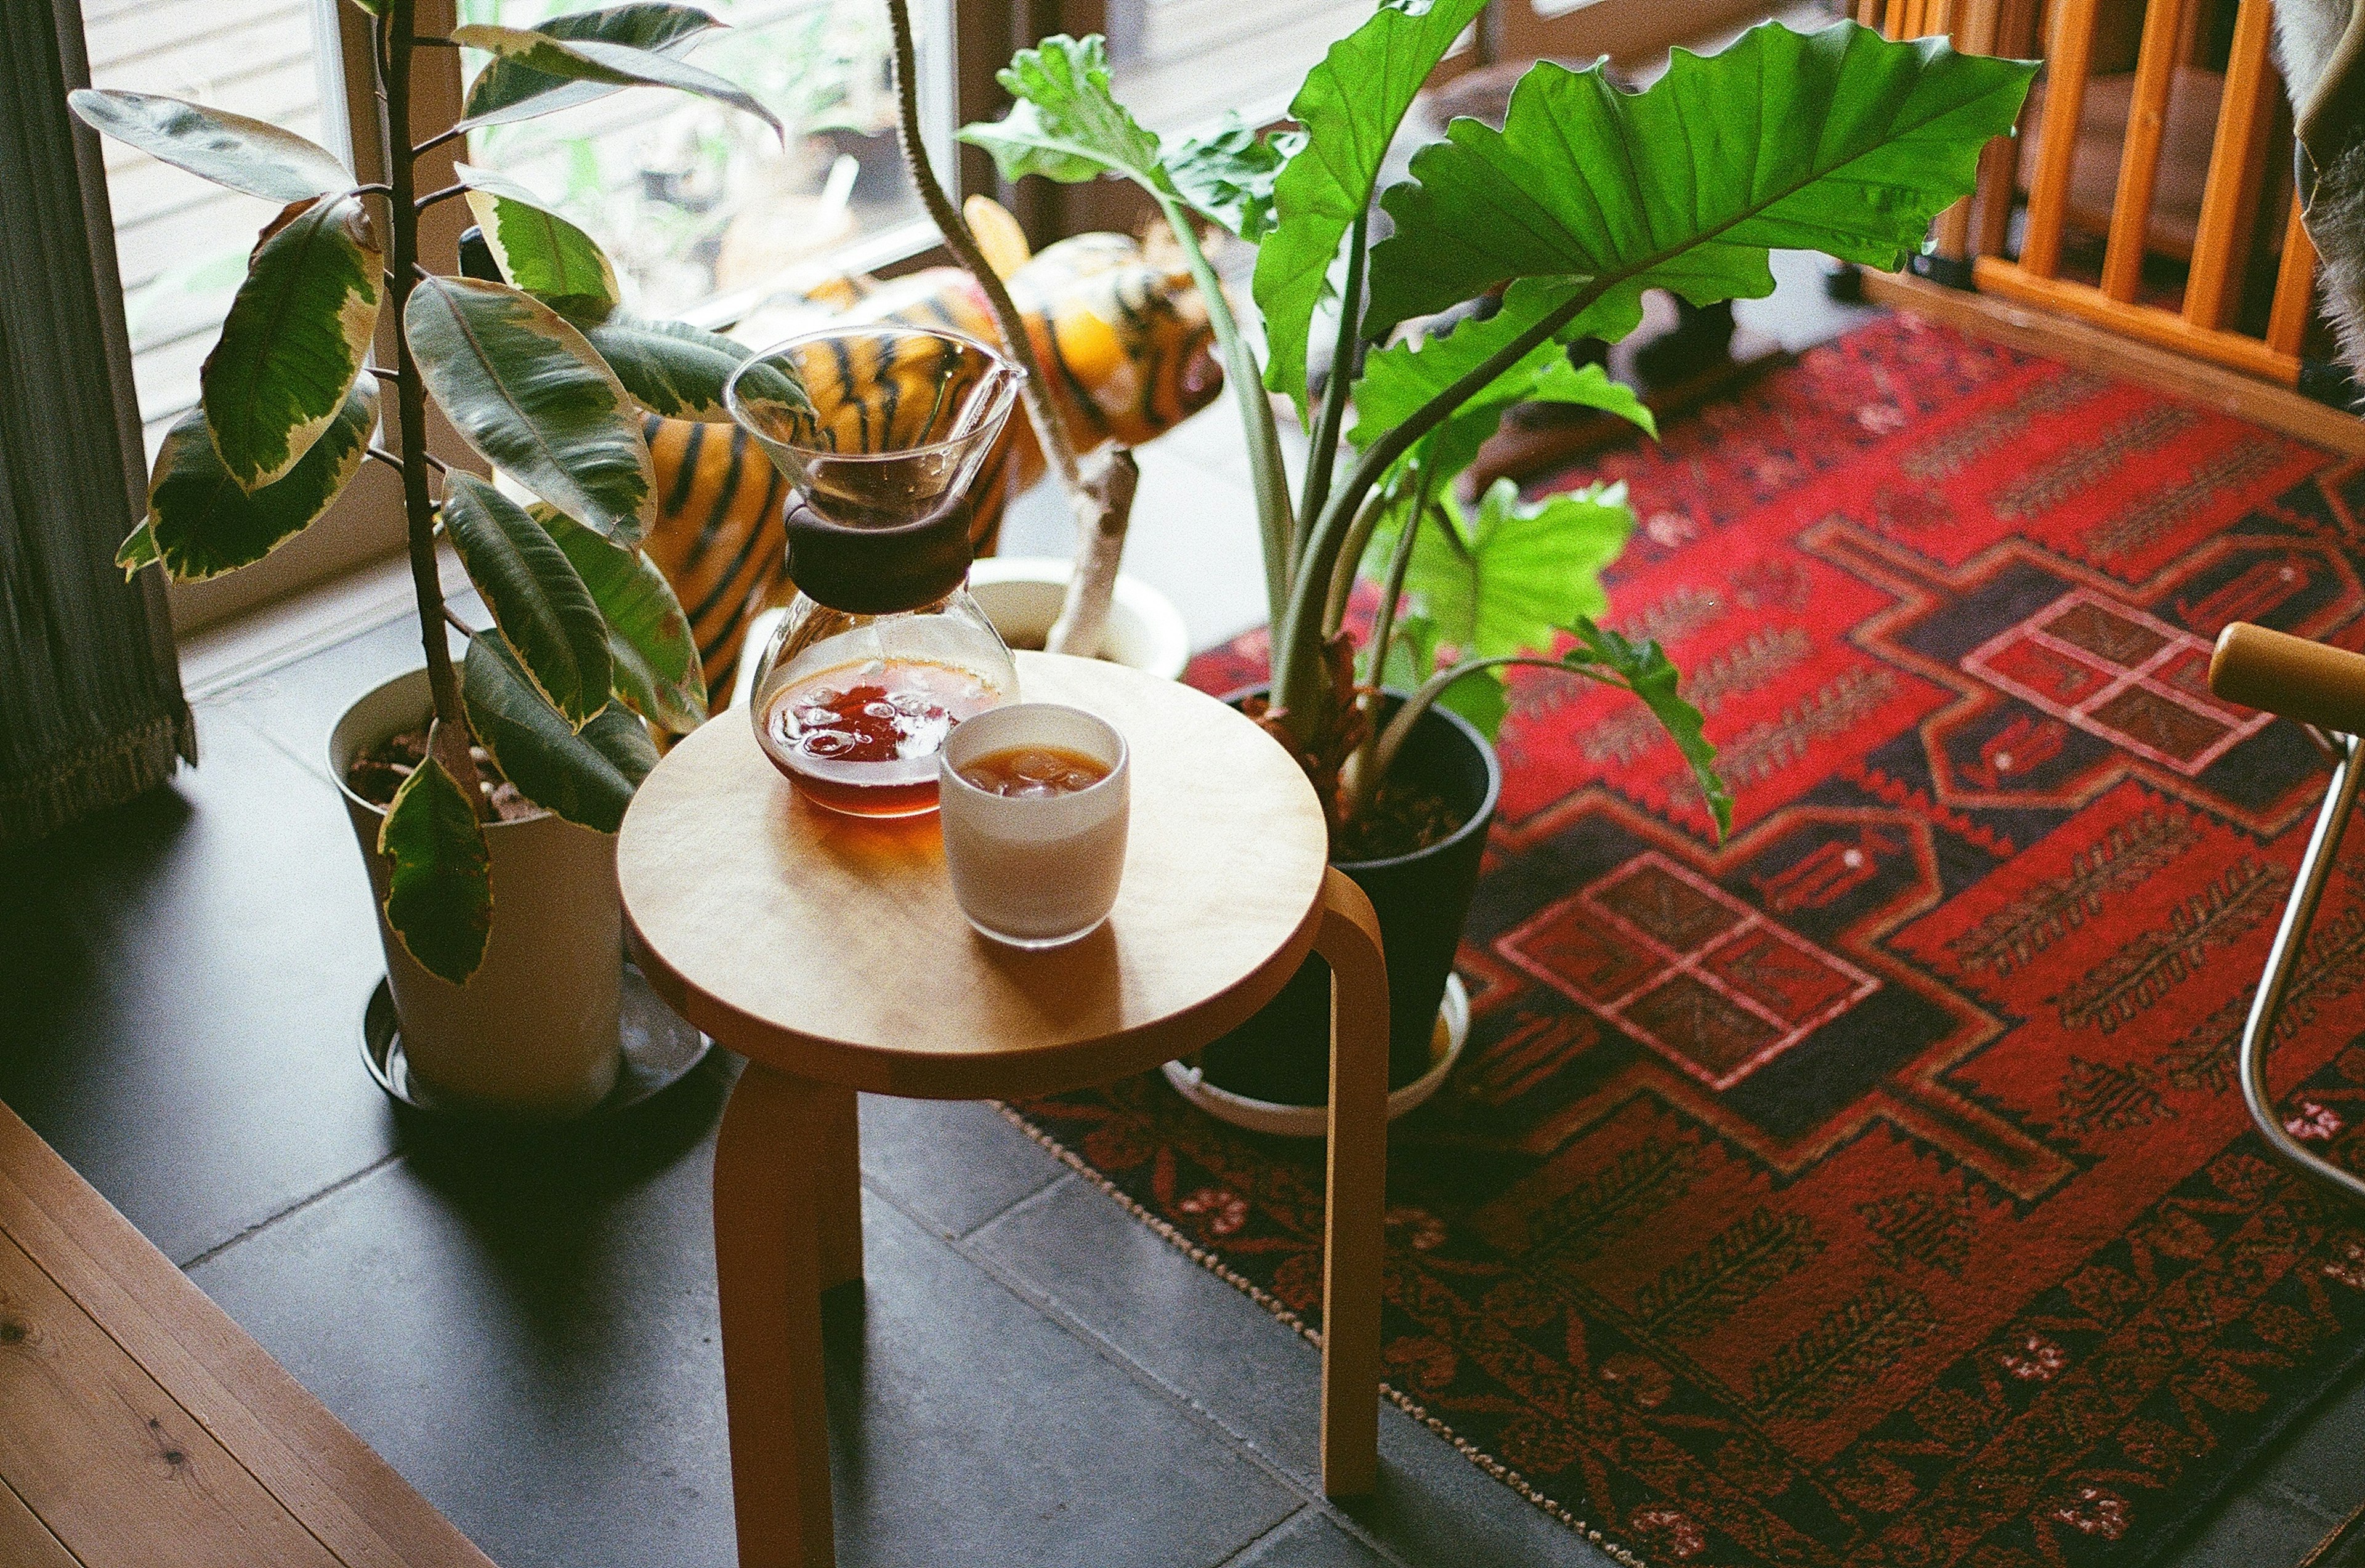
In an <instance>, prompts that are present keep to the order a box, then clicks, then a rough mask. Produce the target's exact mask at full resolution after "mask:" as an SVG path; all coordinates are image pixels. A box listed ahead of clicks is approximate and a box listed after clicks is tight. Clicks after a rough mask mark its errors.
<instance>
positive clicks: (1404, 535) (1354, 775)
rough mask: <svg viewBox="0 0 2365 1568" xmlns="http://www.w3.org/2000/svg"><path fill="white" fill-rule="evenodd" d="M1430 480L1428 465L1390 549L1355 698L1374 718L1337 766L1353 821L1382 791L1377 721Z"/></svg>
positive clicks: (1345, 565)
mask: <svg viewBox="0 0 2365 1568" xmlns="http://www.w3.org/2000/svg"><path fill="white" fill-rule="evenodd" d="M1431 479H1432V475H1431V473H1430V471H1429V468H1428V467H1427V466H1425V465H1424V466H1423V468H1422V469H1421V476H1420V489H1419V492H1418V494H1417V495H1416V496H1415V497H1414V498H1413V508H1412V515H1411V516H1410V517H1408V518H1407V519H1406V520H1405V525H1404V527H1403V528H1402V529H1401V530H1400V531H1398V532H1397V534H1396V547H1395V549H1394V550H1392V551H1390V552H1389V553H1388V569H1387V575H1386V576H1385V577H1384V578H1383V579H1382V580H1381V583H1380V610H1379V614H1378V615H1377V616H1376V617H1374V618H1373V622H1372V644H1371V645H1372V670H1371V677H1370V679H1369V682H1368V685H1369V689H1368V690H1365V691H1360V692H1357V693H1356V694H1355V700H1356V701H1358V702H1361V703H1363V704H1365V705H1366V706H1365V710H1364V716H1365V717H1366V718H1367V719H1369V720H1371V721H1372V722H1369V723H1367V724H1366V725H1365V726H1364V729H1363V739H1362V744H1361V745H1358V746H1356V748H1355V755H1354V756H1352V757H1351V758H1349V759H1348V762H1347V766H1346V767H1343V768H1341V769H1340V770H1339V787H1340V790H1341V791H1342V792H1343V793H1344V794H1345V796H1346V803H1345V805H1344V806H1343V808H1342V809H1341V811H1340V813H1339V814H1340V815H1341V816H1342V817H1344V818H1346V819H1347V820H1349V821H1352V820H1353V819H1354V818H1355V817H1356V816H1357V815H1358V814H1359V813H1361V812H1362V810H1363V809H1364V808H1365V807H1366V806H1368V805H1370V804H1371V801H1372V797H1373V795H1375V794H1377V793H1379V789H1380V779H1381V778H1383V777H1384V775H1385V772H1386V769H1384V767H1381V766H1380V759H1379V744H1380V734H1379V724H1378V722H1377V721H1378V717H1379V711H1380V692H1381V689H1382V688H1383V686H1384V683H1385V677H1386V674H1387V664H1388V639H1389V638H1391V637H1393V636H1395V630H1396V601H1397V600H1398V599H1402V598H1403V597H1404V583H1405V573H1406V571H1407V569H1409V568H1410V567H1411V566H1412V550H1413V544H1414V543H1415V542H1416V541H1417V540H1418V538H1419V535H1420V525H1421V524H1422V523H1424V522H1426V521H1429V508H1430V507H1431V506H1432V505H1434V504H1435V503H1434V502H1432V501H1431V500H1430V498H1429V491H1430V484H1431ZM1440 521H1441V520H1440ZM1339 567H1340V570H1341V572H1342V573H1344V574H1346V575H1349V576H1351V575H1352V573H1353V571H1354V563H1352V562H1351V561H1349V560H1348V559H1347V558H1346V557H1345V556H1344V555H1341V556H1340V557H1339Z"/></svg>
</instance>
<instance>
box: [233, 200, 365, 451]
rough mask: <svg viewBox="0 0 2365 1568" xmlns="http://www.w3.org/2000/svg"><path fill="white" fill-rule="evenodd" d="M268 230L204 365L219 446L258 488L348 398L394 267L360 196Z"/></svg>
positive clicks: (324, 204) (283, 219) (318, 206)
mask: <svg viewBox="0 0 2365 1568" xmlns="http://www.w3.org/2000/svg"><path fill="white" fill-rule="evenodd" d="M264 233H265V238H264V239H263V242H262V243H261V244H259V245H257V246H256V247H255V250H254V255H253V257H252V259H251V260H250V261H249V262H248V263H247V271H246V281H245V282H243V283H241V284H240V285H239V287H238V293H237V294H236V296H234V297H232V298H231V300H230V314H229V315H228V316H227V317H225V318H224V319H223V320H222V330H221V338H220V340H219V342H216V343H215V344H214V347H213V352H212V353H208V354H207V356H206V361H205V364H204V365H203V366H202V367H201V368H200V369H199V370H198V372H197V387H198V398H199V401H200V403H201V404H202V406H203V407H204V409H205V414H206V427H207V430H209V431H212V433H213V443H214V451H215V452H216V453H218V454H219V455H220V457H221V464H222V467H223V468H224V470H226V471H227V472H228V473H229V474H230V477H231V478H233V479H236V480H237V481H238V482H239V484H240V485H241V487H244V488H245V489H246V490H248V491H249V492H250V493H251V492H252V491H255V490H259V489H262V488H263V487H264V486H266V485H270V484H273V483H275V482H276V481H277V480H278V479H279V478H280V477H281V476H283V475H285V474H286V473H287V471H288V470H290V469H291V468H293V467H295V466H296V464H297V460H299V459H300V458H302V457H303V455H304V454H305V453H306V452H307V451H308V450H310V448H311V445H312V443H313V442H316V441H318V440H319V438H320V436H321V434H322V433H323V432H324V431H327V430H328V428H329V424H330V421H331V420H334V419H335V418H336V417H337V412H338V410H339V409H342V408H343V407H344V405H345V394H346V393H347V392H348V391H350V390H351V389H352V387H353V380H354V378H355V377H356V376H358V375H361V370H362V364H363V363H364V361H365V360H366V359H367V357H368V354H369V346H370V337H371V335H372V334H373V333H374V332H375V330H377V311H378V300H379V298H380V296H381V292H382V290H381V287H380V284H379V278H380V276H381V275H382V274H384V272H385V270H386V256H385V254H384V252H381V251H380V250H379V249H378V244H377V240H376V236H375V232H374V230H373V229H372V227H371V224H370V220H369V215H368V214H367V213H365V212H364V211H363V210H362V205H361V203H360V202H359V201H358V200H356V199H354V198H353V197H351V196H347V197H342V198H338V199H334V200H323V201H316V202H314V203H313V204H312V205H311V206H309V207H304V208H302V209H301V210H299V211H297V213H296V214H295V216H294V217H293V218H289V217H288V216H287V215H286V214H285V213H283V214H281V215H280V218H278V219H277V220H275V224H274V226H273V228H272V229H269V230H265V231H264Z"/></svg>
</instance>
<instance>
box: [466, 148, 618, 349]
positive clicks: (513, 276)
mask: <svg viewBox="0 0 2365 1568" xmlns="http://www.w3.org/2000/svg"><path fill="white" fill-rule="evenodd" d="M459 176H460V179H461V181H462V182H463V183H464V184H465V185H467V186H468V210H469V211H471V212H473V213H475V214H476V224H477V227H478V228H479V229H480V230H483V232H484V236H485V245H486V247H487V248H488V250H490V251H491V252H492V253H493V262H494V264H495V265H497V266H499V268H500V269H501V276H503V277H505V278H507V279H508V280H509V281H510V283H511V284H513V285H515V286H517V287H519V288H521V289H524V290H525V291H526V292H527V293H528V294H531V295H532V296H534V297H536V298H538V299H541V300H543V301H544V302H545V303H547V304H549V305H551V306H553V307H555V308H561V309H564V310H566V312H567V313H568V314H569V315H588V316H593V317H598V316H601V315H604V314H606V313H607V312H608V311H610V310H612V309H613V308H615V306H616V302H617V301H618V300H619V299H621V298H622V291H621V290H620V289H619V288H618V287H617V285H616V269H615V267H614V265H613V264H612V263H610V262H609V260H608V256H607V253H606V252H603V251H601V250H600V247H599V245H598V244H597V243H596V242H594V241H593V240H592V238H591V236H590V235H588V234H586V233H585V232H583V230H580V229H577V227H576V226H575V225H574V224H572V223H570V222H568V221H567V220H566V218H561V217H560V216H559V215H558V214H557V213H555V212H554V211H552V210H551V207H550V205H549V204H548V203H547V202H544V200H543V199H542V198H541V197H540V196H536V195H534V193H533V192H532V190H530V189H528V188H527V187H525V186H524V185H520V184H518V183H517V182H516V181H515V180H511V179H510V178H508V177H506V176H505V175H501V174H494V173H493V172H492V171H490V170H488V169H477V168H472V167H470V166H469V165H467V164H465V163H463V164H461V165H460V166H459Z"/></svg>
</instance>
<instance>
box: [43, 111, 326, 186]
mask: <svg viewBox="0 0 2365 1568" xmlns="http://www.w3.org/2000/svg"><path fill="white" fill-rule="evenodd" d="M66 102H67V103H69V104H71V105H72V106H73V112H74V113H75V114H77V115H79V116H80V117H81V118H82V121H83V123H84V124H85V125H87V126H89V127H91V128H92V129H94V130H100V131H104V132H106V134H107V135H109V136H112V137H114V138H115V139H116V140H118V141H126V142H129V143H130V144H131V145H132V146H134V147H137V148H138V149H140V151H142V152H145V153H148V154H149V155H150V156H151V157H156V158H161V159H163V161H164V162H167V163H170V164H172V165H173V166H174V168H176V169H186V170H187V171H188V172H189V173H190V174H195V175H196V176H198V177H199V178H200V179H207V180H211V181H212V182H213V183H214V184H216V185H228V186H229V187H230V189H231V190H234V191H244V192H245V193H246V194H247V195H249V196H261V197H263V199H264V200H265V201H275V202H277V203H279V204H280V205H281V206H283V207H284V206H286V204H287V203H289V202H291V201H309V200H311V199H312V198H313V197H314V196H327V195H329V194H330V193H331V192H335V191H349V190H351V189H353V185H354V180H353V174H351V173H350V172H349V171H347V169H346V168H345V166H344V165H343V164H342V163H341V162H337V158H336V155H335V154H334V153H332V152H331V151H329V150H328V149H327V148H325V147H322V146H320V145H319V143H317V142H313V141H308V140H305V139H304V138H303V137H300V136H298V135H297V134H296V133H295V132H294V131H292V130H282V129H279V128H278V127H277V126H275V125H267V124H265V123H264V122H263V121H262V120H259V119H249V118H247V117H246V116H244V115H234V114H231V113H230V111H229V110H227V109H217V108H208V107H207V106H205V105H203V104H192V103H189V102H186V101H185V100H184V99H180V98H168V97H164V96H162V95H158V94H154V93H127V92H124V91H122V90H121V89H119V88H113V87H104V88H101V87H77V88H75V89H74V90H73V92H72V93H70V94H68V95H66Z"/></svg>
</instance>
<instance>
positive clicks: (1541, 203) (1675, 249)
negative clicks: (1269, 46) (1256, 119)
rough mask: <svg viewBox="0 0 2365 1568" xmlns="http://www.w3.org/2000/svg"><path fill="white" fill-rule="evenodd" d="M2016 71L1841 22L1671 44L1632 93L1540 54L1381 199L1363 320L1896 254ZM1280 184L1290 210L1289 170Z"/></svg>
mask: <svg viewBox="0 0 2365 1568" xmlns="http://www.w3.org/2000/svg"><path fill="white" fill-rule="evenodd" d="M2034 69H2035V68H2034V66H2033V65H2030V64H2026V63H2023V62H2014V61H2008V60H1991V59H1988V58H1985V57H1982V56H1978V55H1965V54H1956V53H1955V52H1954V51H1953V50H1949V49H1947V48H1946V47H1945V45H1944V44H1943V43H1941V42H1939V41H1937V40H1935V39H1920V40H1918V41H1915V42H1911V43H1891V42H1889V41H1886V40H1884V39H1882V38H1881V37H1880V36H1879V35H1878V34H1877V33H1875V32H1873V31H1872V30H1870V29H1869V28H1861V27H1858V26H1856V25H1855V23H1853V22H1842V23H1837V24H1834V25H1833V26H1832V27H1829V28H1824V29H1822V30H1821V31H1819V32H1816V33H1811V34H1801V33H1796V32H1792V31H1790V30H1789V29H1788V28H1784V27H1782V26H1780V25H1779V24H1777V23H1772V22H1768V23H1765V24H1764V25H1762V26H1760V27H1757V28H1753V29H1751V30H1750V31H1749V32H1747V33H1745V34H1743V36H1742V37H1741V39H1738V40H1737V41H1736V42H1734V43H1733V44H1732V45H1731V46H1730V47H1728V48H1726V49H1725V50H1722V51H1721V52H1720V53H1717V54H1713V55H1709V56H1698V55H1694V54H1692V53H1690V52H1689V51H1688V50H1676V53H1675V55H1674V58H1673V61H1672V62H1671V64H1670V65H1669V67H1668V70H1667V72H1666V73H1665V74H1664V76H1662V77H1661V78H1660V79H1659V80H1658V81H1657V82H1655V83H1653V84H1652V85H1651V87H1650V88H1649V89H1648V90H1646V91H1644V92H1642V93H1639V94H1628V93H1625V92H1622V91H1620V89H1619V88H1618V87H1617V86H1615V85H1614V84H1611V83H1610V81H1609V80H1608V77H1607V76H1606V75H1605V74H1604V73H1603V70H1602V68H1601V67H1600V66H1598V65H1596V66H1593V67H1590V68H1588V69H1586V70H1584V71H1570V70H1568V69H1567V68H1565V67H1564V66H1561V65H1557V64H1554V63H1553V62H1550V61H1544V62H1539V63H1538V64H1536V65H1535V66H1533V67H1531V68H1530V70H1529V72H1528V73H1527V74H1526V75H1525V76H1524V77H1522V78H1521V79H1520V82H1519V85H1518V87H1517V88H1516V89H1514V91H1513V92H1512V94H1511V101H1510V107H1509V111H1508V117H1507V118H1506V120H1505V122H1504V128H1503V129H1501V130H1499V131H1497V130H1494V129H1490V128H1488V127H1486V126H1485V125H1482V124H1480V123H1479V122H1478V121H1476V120H1472V119H1461V120H1456V121H1455V122H1454V123H1453V124H1452V127H1451V128H1449V129H1448V131H1447V136H1446V140H1442V141H1440V142H1436V143H1433V144H1431V145H1430V146H1428V147H1425V148H1423V149H1422V150H1421V151H1419V152H1418V153H1417V154H1415V155H1414V157H1413V161H1412V174H1413V180H1412V181H1411V182H1408V183H1407V184H1405V185H1397V186H1395V188H1394V189H1392V190H1390V191H1389V192H1388V193H1387V195H1386V196H1384V198H1383V201H1382V205H1384V207H1386V208H1387V211H1388V213H1389V215H1390V217H1392V218H1394V219H1395V234H1394V235H1393V236H1391V237H1390V238H1389V239H1387V240H1385V241H1382V242H1381V243H1380V244H1379V245H1377V246H1375V247H1374V248H1373V252H1372V294H1371V309H1370V311H1369V313H1368V314H1367V316H1366V317H1365V320H1364V330H1365V333H1366V335H1367V336H1369V337H1371V338H1373V339H1374V340H1376V339H1379V338H1381V337H1383V336H1384V334H1385V333H1386V332H1387V331H1388V330H1390V329H1392V328H1393V327H1394V326H1395V324H1396V323H1397V322H1399V321H1403V320H1405V319H1408V318H1411V317H1414V316H1418V315H1423V314H1426V313H1428V312H1429V311H1433V310H1438V309H1441V308H1444V307H1446V306H1449V305H1452V304H1456V303H1458V302H1460V301H1462V300H1464V299H1469V298H1472V297H1474V296H1476V295H1478V294H1481V293H1484V292H1485V291H1486V290H1487V289H1489V288H1491V287H1493V286H1496V285H1497V284H1500V283H1503V282H1505V281H1507V280H1509V279H1514V278H1544V279H1557V280H1562V281H1564V282H1566V283H1569V284H1572V285H1582V286H1587V287H1589V288H1597V289H1599V290H1601V291H1602V292H1603V294H1604V296H1605V297H1615V298H1617V299H1619V300H1620V301H1627V300H1631V299H1633V298H1635V297H1639V296H1640V294H1641V291H1642V289H1643V288H1645V287H1651V286H1657V287H1664V288H1668V289H1672V290H1674V291H1675V292H1676V293H1677V294H1679V295H1682V296H1683V297H1685V298H1687V299H1689V300H1691V301H1692V302H1693V303H1695V304H1702V305H1705V304H1709V303H1712V302H1714V301H1716V300H1721V299H1729V298H1743V297H1757V296H1761V295H1764V294H1766V293H1769V292H1771V291H1772V289H1773V286H1774V282H1773V274H1771V272H1770V271H1769V270H1768V269H1767V264H1766V252H1767V250H1768V248H1769V247H1779V248H1794V249H1803V250H1817V251H1822V252H1828V253H1829V254H1832V255H1834V256H1837V257H1840V258H1842V259H1843V260H1846V261H1854V262H1861V263H1866V264H1867V265H1872V266H1877V267H1880V268H1883V269H1893V268H1896V267H1899V266H1901V265H1902V264H1903V263H1904V261H1905V258H1906V257H1907V256H1908V255H1909V254H1911V252H1913V251H1914V250H1915V249H1917V248H1918V247H1919V246H1920V245H1921V244H1922V241H1923V239H1924V237H1925V235H1926V233H1927V230H1928V227H1929V222H1930V219H1931V218H1933V216H1935V215H1936V214H1937V213H1938V212H1939V211H1940V210H1941V209H1943V208H1944V207H1946V206H1947V205H1948V204H1950V203H1951V202H1953V201H1955V200H1956V199H1957V198H1959V197H1961V196H1966V195H1967V194H1968V193H1969V191H1970V189H1971V185H1972V182H1973V179H1974V176H1975V175H1976V174H1977V171H1978V157H1979V151H1980V149H1981V148H1982V147H1984V146H1985V145H1986V144H1987V142H1988V140H1990V138H1992V137H1996V136H2000V135H2005V134H2008V133H2009V132H2010V131H2011V129H2012V122H2013V120H2014V119H2015V118H2017V116H2018V114H2019V112H2020V104H2021V99H2022V97H2023V95H2025V94H2026V92H2027V90H2028V83H2029V78H2030V75H2031V74H2032V73H2033V72H2034ZM1296 162H1298V163H1301V164H1302V163H1304V162H1306V160H1303V159H1300V160H1297V161H1296ZM1280 195H1281V196H1282V197H1283V222H1284V224H1286V222H1287V219H1288V215H1289V207H1288V204H1287V200H1286V197H1287V188H1286V181H1285V180H1284V182H1283V189H1282V191H1281V193H1280ZM1259 297H1260V298H1261V297H1262V290H1260V291H1259Z"/></svg>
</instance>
